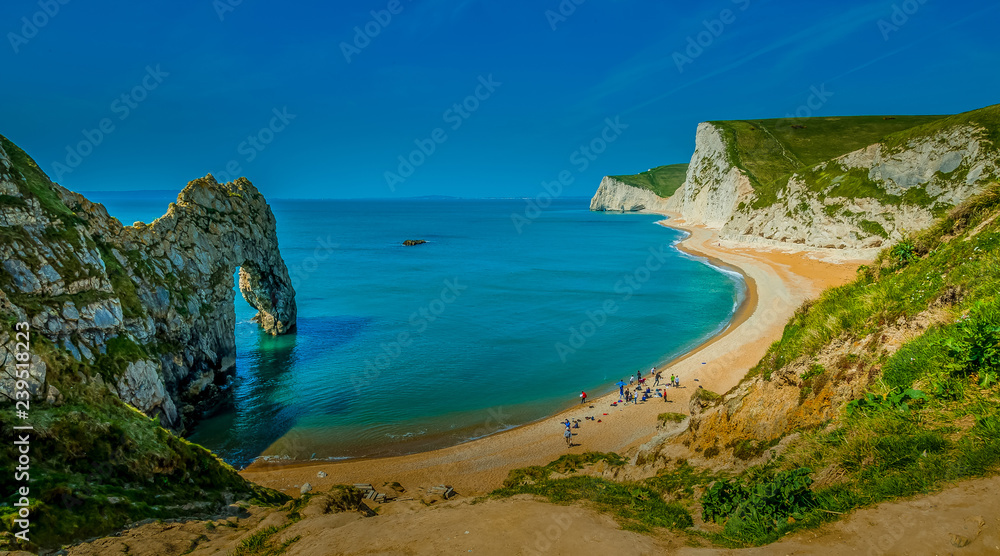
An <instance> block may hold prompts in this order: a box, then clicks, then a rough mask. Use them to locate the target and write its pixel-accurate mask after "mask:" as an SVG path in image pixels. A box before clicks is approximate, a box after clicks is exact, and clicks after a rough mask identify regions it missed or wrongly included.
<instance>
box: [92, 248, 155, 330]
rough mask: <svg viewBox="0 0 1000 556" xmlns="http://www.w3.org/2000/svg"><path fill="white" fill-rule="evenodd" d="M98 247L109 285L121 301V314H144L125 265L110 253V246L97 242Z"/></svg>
mask: <svg viewBox="0 0 1000 556" xmlns="http://www.w3.org/2000/svg"><path fill="white" fill-rule="evenodd" d="M98 249H99V250H100V252H101V259H102V260H103V261H104V269H105V272H106V273H107V275H108V280H109V281H110V282H111V287H112V289H114V290H115V295H117V296H118V299H119V301H121V305H122V315H123V316H125V317H127V318H139V317H142V316H145V314H146V309H145V307H143V305H142V301H141V300H140V299H139V294H138V293H137V292H136V289H135V284H134V283H133V282H132V277H131V276H129V274H128V272H127V271H126V270H125V267H123V266H122V265H121V263H120V262H118V259H116V258H115V256H114V255H113V254H112V253H111V247H110V246H108V245H106V244H103V243H99V244H98Z"/></svg>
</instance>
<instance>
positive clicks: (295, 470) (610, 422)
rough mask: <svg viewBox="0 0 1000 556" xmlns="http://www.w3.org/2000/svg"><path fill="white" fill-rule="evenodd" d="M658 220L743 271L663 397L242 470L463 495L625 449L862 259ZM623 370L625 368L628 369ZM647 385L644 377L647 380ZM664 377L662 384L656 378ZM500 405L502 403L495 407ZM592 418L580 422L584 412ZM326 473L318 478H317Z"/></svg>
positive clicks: (744, 363) (722, 387)
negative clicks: (723, 318) (361, 453)
mask: <svg viewBox="0 0 1000 556" xmlns="http://www.w3.org/2000/svg"><path fill="white" fill-rule="evenodd" d="M667 216H670V217H671V218H670V219H669V220H664V221H662V222H660V224H662V225H664V226H668V227H671V228H675V229H679V230H682V231H685V232H688V233H689V234H690V236H689V237H688V238H686V239H685V240H684V241H683V242H681V243H680V244H678V246H677V247H678V248H679V249H681V250H683V251H684V252H687V253H689V254H692V255H695V256H700V257H705V258H707V259H708V260H709V261H710V262H711V263H712V264H716V265H720V266H723V267H726V268H730V269H733V270H736V271H738V272H740V273H741V274H742V275H743V276H744V279H745V280H746V284H747V293H746V299H745V301H744V303H743V305H742V306H741V307H740V308H739V309H738V310H737V311H736V314H735V315H734V316H733V318H732V319H731V322H730V324H729V326H728V327H727V328H726V329H725V330H723V331H722V332H720V333H719V334H718V335H716V336H714V337H713V338H711V339H710V340H708V341H707V342H705V343H703V344H702V345H700V346H699V347H697V348H696V349H694V350H692V351H691V352H689V353H687V354H686V355H684V356H682V357H680V358H678V359H676V360H674V361H672V362H670V364H669V365H667V366H665V367H661V369H660V370H662V372H663V374H664V378H666V377H668V376H670V375H671V374H676V375H678V376H679V377H680V383H681V388H679V389H678V388H670V389H668V391H667V400H668V401H667V402H664V401H663V400H662V398H658V397H654V398H652V399H651V400H649V401H646V402H640V403H639V404H628V405H627V406H623V405H621V404H619V406H618V407H613V406H611V404H612V403H613V402H616V401H618V395H617V393H614V394H609V395H606V396H603V397H601V398H597V399H592V400H588V402H587V404H585V405H580V406H579V407H575V408H572V409H569V410H566V411H563V412H561V413H559V414H557V415H553V416H551V417H548V418H546V419H543V420H541V421H537V422H534V423H531V424H528V425H524V426H521V427H517V428H514V429H511V430H509V431H505V432H502V433H498V434H495V435H492V436H488V437H485V438H482V439H478V440H474V441H471V442H467V443H464V444H460V445H457V446H452V447H449V448H444V449H440V450H434V451H429V452H423V453H417V454H411V455H405V456H397V457H387V458H378V459H355V460H346V461H343V462H308V463H299V464H274V463H266V462H256V463H254V464H252V465H250V466H249V467H247V468H246V469H245V470H243V471H242V472H241V474H242V475H243V476H244V477H246V478H247V479H249V480H251V481H254V482H256V483H259V484H261V485H264V486H267V487H271V488H274V489H276V490H280V491H283V492H286V493H289V494H293V495H298V493H299V487H300V486H301V485H302V484H304V483H307V482H308V483H310V484H311V485H312V486H313V488H314V489H318V490H325V489H326V488H329V487H330V486H332V485H334V484H344V483H347V484H351V483H371V484H375V485H381V484H383V483H385V482H392V481H396V482H399V483H401V484H403V485H404V486H405V487H406V488H407V489H408V490H411V489H412V490H422V489H424V488H426V487H429V486H434V485H440V484H447V485H451V486H453V487H454V488H455V490H456V491H457V492H459V493H460V494H463V495H476V494H483V493H486V492H489V491H490V490H493V489H495V488H497V487H499V486H501V484H502V483H503V480H504V479H505V478H506V476H507V473H508V472H509V471H510V470H511V469H515V468H518V467H525V466H529V465H543V464H546V463H548V462H550V461H552V460H554V459H556V458H558V457H559V456H561V455H563V454H565V453H582V452H585V451H602V452H607V451H611V452H619V453H621V452H625V451H627V450H629V449H630V448H634V447H637V446H640V445H641V444H643V443H644V442H646V441H648V440H649V439H650V438H651V437H652V436H654V435H655V434H656V423H657V419H656V417H657V415H659V414H660V413H664V412H668V411H669V412H675V413H685V414H686V413H687V412H688V400H689V398H690V395H691V394H692V393H693V392H694V391H695V390H696V389H697V388H698V387H699V386H702V387H704V388H707V389H709V390H712V391H714V392H718V393H722V392H725V391H727V390H729V389H730V388H732V387H733V386H735V385H736V384H737V383H738V382H739V381H740V380H741V379H742V378H743V376H744V375H745V374H746V372H747V370H748V369H749V368H750V367H752V366H753V365H754V364H756V363H757V361H759V360H760V358H761V356H762V355H763V354H764V353H765V351H766V350H767V348H768V346H769V345H770V344H771V343H772V342H774V341H775V340H776V339H778V338H779V337H780V335H781V333H782V329H783V327H784V324H785V322H786V321H787V320H788V317H789V316H790V315H791V314H792V313H793V312H794V311H795V309H796V308H797V307H799V305H801V304H802V302H803V301H805V300H807V299H810V298H813V297H815V296H817V295H818V294H819V293H820V292H821V291H822V290H823V289H825V288H827V287H830V286H835V285H839V284H843V283H846V282H848V281H849V280H851V279H852V278H853V277H854V275H855V272H856V269H857V267H858V265H860V264H863V263H864V261H825V260H820V259H817V258H813V256H814V255H813V254H811V253H795V252H787V251H784V250H781V249H778V248H774V249H771V248H758V247H756V246H754V247H748V246H745V245H740V244H728V243H727V242H724V241H720V240H719V238H718V235H717V233H716V232H715V231H714V230H710V229H706V228H703V227H700V226H690V225H686V224H685V223H684V221H683V220H681V219H679V218H677V217H676V215H667ZM622 374H623V375H624V376H627V374H626V372H625V371H623V372H622ZM649 384H651V381H650V382H647V385H649ZM661 384H662V383H661ZM497 411H498V412H501V413H502V411H503V408H497ZM590 416H592V417H594V420H593V421H591V420H585V419H584V417H590ZM565 419H571V420H575V419H580V420H581V423H580V428H579V429H573V432H574V433H575V434H574V436H573V446H572V447H571V448H567V446H566V443H565V441H564V439H563V435H562V433H563V430H564V426H563V425H562V422H563V421H564V420H565ZM319 472H325V473H326V476H325V477H322V478H321V477H318V473H319Z"/></svg>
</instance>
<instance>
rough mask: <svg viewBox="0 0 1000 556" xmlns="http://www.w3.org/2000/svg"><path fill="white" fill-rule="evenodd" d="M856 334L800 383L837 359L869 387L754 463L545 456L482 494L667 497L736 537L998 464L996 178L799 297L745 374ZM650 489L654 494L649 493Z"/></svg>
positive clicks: (763, 538)
mask: <svg viewBox="0 0 1000 556" xmlns="http://www.w3.org/2000/svg"><path fill="white" fill-rule="evenodd" d="M929 314H933V315H934V318H933V319H930V322H932V323H936V324H932V325H931V326H930V327H929V328H926V329H925V330H923V332H922V333H919V334H917V335H915V337H913V338H911V339H909V341H906V342H905V343H903V345H902V346H901V347H900V348H899V349H898V350H896V351H892V350H889V351H886V350H882V349H880V348H881V346H882V345H883V343H884V342H885V341H889V340H890V338H888V337H887V336H888V334H889V332H888V331H889V329H890V328H891V327H892V326H894V325H899V324H900V323H906V322H910V321H912V320H913V319H915V318H916V317H917V316H918V315H924V316H926V315H929ZM862 338H876V339H877V340H878V341H874V342H869V344H868V346H869V349H868V351H867V352H866V353H865V354H864V355H862V356H859V357H844V358H843V359H842V360H841V361H840V362H839V363H838V364H837V368H824V367H823V366H822V365H819V364H813V365H811V366H808V367H807V368H808V370H807V371H806V372H805V373H804V374H803V376H802V377H801V378H802V379H803V380H802V384H801V385H800V386H799V387H800V388H802V389H803V394H804V395H806V396H808V395H809V392H807V391H806V389H807V388H809V386H808V384H810V383H813V384H815V383H816V381H820V380H822V381H825V382H826V383H837V382H838V381H849V380H852V378H850V375H849V373H848V372H847V371H848V370H850V371H853V372H854V373H856V374H855V375H854V376H859V375H869V376H873V377H874V378H875V380H874V382H872V386H871V387H870V389H869V391H868V392H866V393H865V395H863V396H862V397H861V398H860V399H858V400H853V401H850V402H848V403H847V404H846V405H845V406H844V407H842V408H840V409H841V411H840V412H839V413H838V415H837V417H836V418H834V419H833V420H832V421H831V422H829V423H826V424H825V426H821V427H819V428H811V429H809V430H798V431H797V432H798V433H799V435H800V436H799V437H798V438H797V439H795V440H794V441H792V442H791V443H789V445H788V446H787V447H786V449H785V450H784V451H783V452H782V453H781V455H780V456H778V457H776V458H773V459H771V460H769V461H767V462H766V463H764V464H762V465H758V466H755V467H751V468H749V469H747V470H745V471H743V472H741V473H739V474H737V475H735V476H733V477H728V478H727V477H724V476H717V475H713V474H710V473H707V472H698V471H697V470H694V469H693V468H690V466H689V465H688V464H687V463H686V462H673V463H672V464H670V465H667V466H665V467H664V468H663V469H661V470H660V472H659V473H658V475H657V477H655V478H653V479H648V480H647V481H644V482H639V483H620V482H614V481H609V480H607V479H603V478H596V477H593V476H592V475H593V474H594V472H593V469H589V470H587V471H586V472H585V473H589V475H590V476H580V475H579V474H577V475H576V476H569V477H565V476H563V477H559V478H552V477H551V470H553V469H557V468H558V465H559V463H560V461H562V460H557V462H554V463H553V464H550V466H546V467H544V468H529V469H528V470H519V471H515V472H512V473H511V475H510V478H509V479H508V485H507V486H505V488H504V489H501V490H500V491H497V493H495V494H496V495H509V494H517V493H529V494H536V495H540V496H544V497H547V498H549V499H550V500H555V501H562V502H566V501H571V500H590V501H592V502H594V503H595V505H596V507H597V508H598V509H602V510H605V511H609V512H610V513H612V514H615V515H616V517H618V519H619V520H620V521H622V522H623V523H624V524H629V523H632V521H630V520H636V521H637V522H638V523H639V525H632V527H634V528H636V529H637V530H645V529H649V528H655V527H661V526H662V525H658V523H657V521H656V520H652V519H651V520H648V521H643V517H642V516H641V515H638V516H632V515H629V514H624V515H623V514H622V512H621V511H620V510H619V509H620V508H647V510H646V511H648V512H650V515H652V516H657V515H663V514H664V512H666V511H667V510H666V505H667V504H674V505H677V506H680V507H681V508H684V509H685V510H686V511H687V512H688V513H689V515H692V516H698V515H699V512H698V511H697V510H698V508H699V507H700V509H701V512H700V515H701V517H702V519H704V520H705V521H706V522H715V523H716V524H717V525H716V526H714V527H716V528H715V529H713V528H712V527H713V526H705V525H702V526H700V527H699V528H698V529H688V530H689V531H691V532H692V533H694V534H697V535H700V536H703V537H705V538H707V539H710V540H712V541H714V542H716V543H718V544H722V545H726V546H746V545H758V544H764V543H768V542H773V541H775V540H777V539H778V538H780V537H781V536H782V535H784V534H786V533H787V532H790V531H792V530H795V529H799V528H803V527H810V526H814V525H817V524H820V523H823V522H826V521H829V520H831V519H836V518H838V517H839V516H841V515H843V514H845V513H847V512H850V511H851V510H853V509H856V508H859V507H863V506H868V505H872V504H876V503H879V502H882V501H886V500H891V499H894V498H898V497H904V496H910V495H914V494H921V493H927V492H930V491H933V490H936V489H939V488H941V487H943V486H946V485H947V484H948V483H950V482H952V481H955V480H959V479H963V478H969V477H976V476H982V475H986V474H990V473H995V472H996V471H997V470H998V469H1000V185H993V186H991V187H990V188H989V189H988V190H987V191H986V192H984V193H983V194H982V195H980V196H978V197H976V198H974V199H971V200H969V201H968V202H966V203H964V204H963V205H961V206H960V207H958V208H956V209H954V210H953V211H951V212H950V213H949V214H948V216H947V217H945V218H943V219H942V220H940V221H939V223H938V224H937V225H935V226H934V227H933V228H931V229H928V230H926V231H924V232H920V233H917V234H914V235H911V236H910V237H909V238H907V239H906V240H904V241H901V242H899V243H898V244H896V245H895V246H893V247H892V248H890V249H886V250H884V251H883V252H882V253H881V254H880V255H879V257H878V259H877V260H876V261H875V262H874V263H873V264H872V265H871V266H869V267H862V268H861V269H860V270H859V273H858V277H857V279H856V280H855V281H853V282H852V283H850V284H847V285H844V286H841V287H838V288H833V289H830V290H827V291H826V292H824V293H823V295H822V296H821V297H820V298H819V299H818V300H816V301H815V302H812V303H807V304H806V305H804V306H803V307H802V308H800V309H799V311H797V313H796V314H795V316H794V317H793V318H792V319H791V320H790V321H789V323H788V324H787V325H786V327H785V330H784V334H783V336H782V338H781V339H780V340H779V341H778V342H776V343H775V344H774V345H773V346H771V348H770V349H769V351H768V352H767V355H766V356H765V357H764V358H763V359H762V360H761V362H760V363H759V364H758V365H757V366H756V367H754V369H752V370H751V373H750V375H748V378H747V380H768V379H769V377H770V376H771V375H772V374H775V373H777V372H778V371H780V370H783V369H785V368H787V367H788V366H789V365H791V364H792V363H793V362H796V361H798V362H801V361H803V360H805V361H809V360H810V359H812V358H814V357H816V356H817V354H819V353H820V352H821V351H822V350H824V349H828V348H829V347H830V346H831V345H834V344H835V343H843V344H846V345H852V344H854V343H855V342H856V341H858V340H861V339H862ZM791 387H794V386H791ZM718 402H719V403H721V400H719V401H718ZM747 440H748V441H759V440H767V439H747ZM653 457H654V458H656V457H658V456H657V455H654V456H653ZM602 458H606V459H607V461H609V462H610V461H612V457H611V456H607V455H603V456H602ZM564 473H566V472H565V471H564ZM525 477H529V478H530V480H529V479H525ZM663 485H670V486H664V487H663V488H661V486H663ZM676 485H683V488H676ZM608 493H613V496H611V495H609V494H608ZM654 495H657V496H658V497H659V499H656V500H651V499H650V496H654ZM609 496H611V497H610V498H608V497H609ZM609 500H612V501H613V504H610V505H609V504H608V501H609ZM661 503H662V504H663V506H661ZM677 524H680V525H683V523H682V522H681V521H677ZM674 527H677V525H674ZM719 527H721V530H720V529H718V528H719Z"/></svg>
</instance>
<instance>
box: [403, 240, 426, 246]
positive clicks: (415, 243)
mask: <svg viewBox="0 0 1000 556" xmlns="http://www.w3.org/2000/svg"><path fill="white" fill-rule="evenodd" d="M422 243H427V241H426V240H423V239H408V240H406V241H404V242H403V245H405V246H407V247H411V246H413V245H420V244H422Z"/></svg>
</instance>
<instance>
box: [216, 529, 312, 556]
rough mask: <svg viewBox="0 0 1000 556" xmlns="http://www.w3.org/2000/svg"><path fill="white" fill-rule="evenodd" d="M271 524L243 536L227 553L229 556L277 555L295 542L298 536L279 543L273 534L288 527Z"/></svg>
mask: <svg viewBox="0 0 1000 556" xmlns="http://www.w3.org/2000/svg"><path fill="white" fill-rule="evenodd" d="M288 525H290V524H286V525H284V526H281V527H279V526H277V525H271V526H270V527H264V528H263V529H261V530H259V531H256V532H254V533H252V534H251V535H249V536H247V537H245V538H244V539H243V540H242V541H240V544H238V545H237V546H236V548H235V549H234V550H233V551H232V552H230V553H229V556H278V555H279V554H284V552H285V550H287V549H288V547H289V546H291V545H292V544H294V543H296V542H297V541H298V540H299V538H300V537H292V538H290V539H288V540H286V541H285V542H281V543H279V542H278V541H277V540H275V538H274V537H275V536H276V535H277V534H278V533H280V532H281V531H283V530H284V529H285V528H287V527H288Z"/></svg>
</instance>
